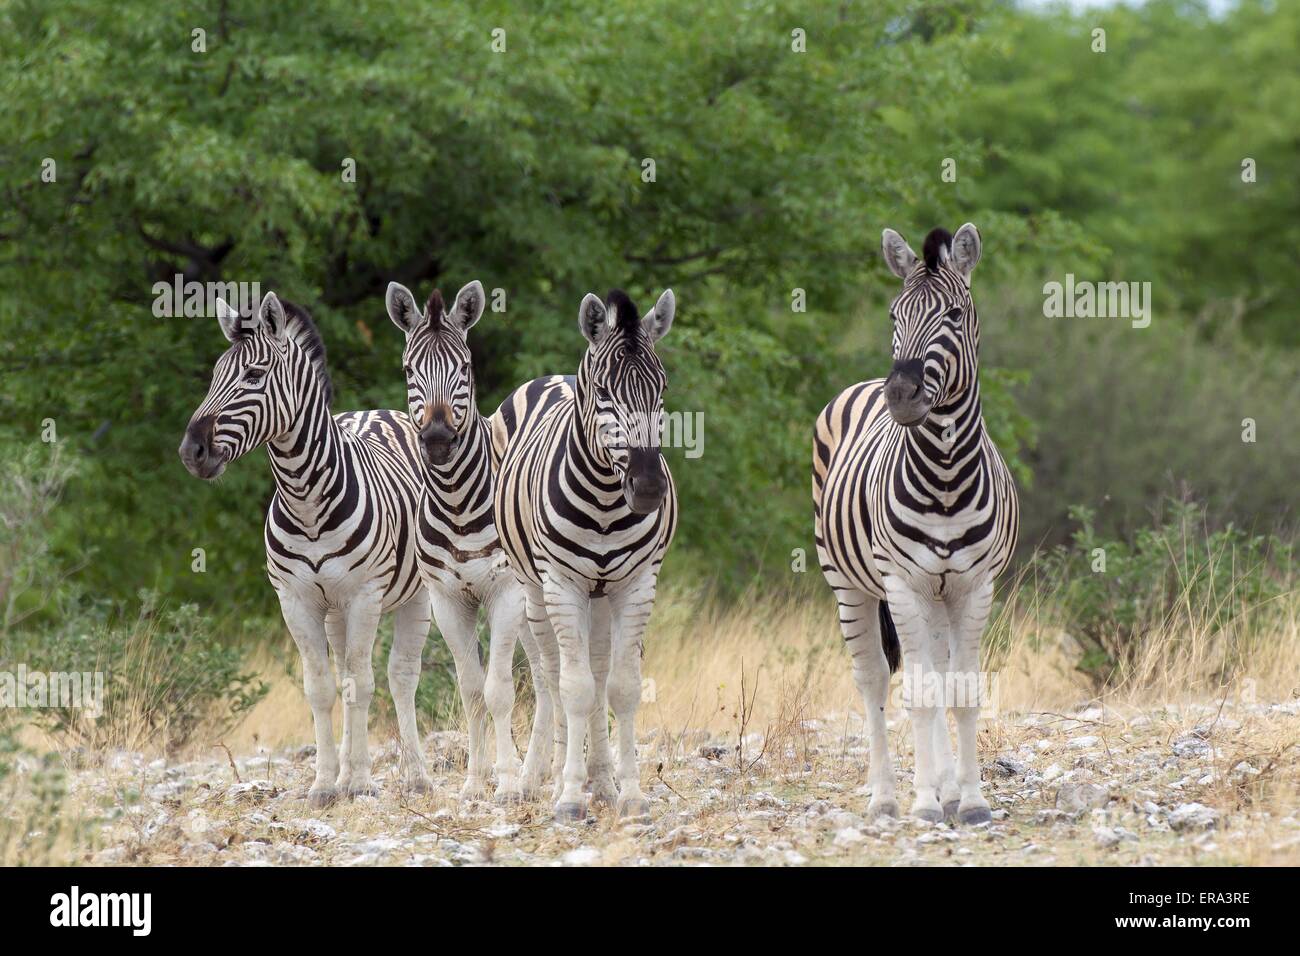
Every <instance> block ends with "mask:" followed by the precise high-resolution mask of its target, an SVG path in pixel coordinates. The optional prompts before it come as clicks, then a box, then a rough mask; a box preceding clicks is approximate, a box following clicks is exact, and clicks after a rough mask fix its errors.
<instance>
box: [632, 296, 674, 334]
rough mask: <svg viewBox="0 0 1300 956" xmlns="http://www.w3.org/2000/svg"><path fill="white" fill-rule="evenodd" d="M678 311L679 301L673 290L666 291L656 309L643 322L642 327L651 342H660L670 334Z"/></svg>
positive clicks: (648, 313)
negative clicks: (669, 331)
mask: <svg viewBox="0 0 1300 956" xmlns="http://www.w3.org/2000/svg"><path fill="white" fill-rule="evenodd" d="M676 311H677V300H676V299H675V298H674V297H673V290H672V289H666V290H664V294H663V295H661V296H660V297H659V301H658V302H656V303H655V307H654V308H653V309H651V310H650V311H649V312H647V313H646V315H645V318H644V319H642V320H641V327H642V328H644V329H645V330H646V334H647V335H649V336H650V341H651V342H658V341H659V340H660V339H662V338H663V337H664V336H665V335H667V334H668V330H669V329H670V328H672V327H673V314H674V313H675V312H676Z"/></svg>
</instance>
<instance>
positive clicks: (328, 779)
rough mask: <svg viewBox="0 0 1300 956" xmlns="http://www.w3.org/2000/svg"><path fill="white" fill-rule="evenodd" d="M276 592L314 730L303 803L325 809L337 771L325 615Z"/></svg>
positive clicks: (332, 797)
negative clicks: (312, 768) (311, 774)
mask: <svg viewBox="0 0 1300 956" xmlns="http://www.w3.org/2000/svg"><path fill="white" fill-rule="evenodd" d="M278 593H279V596H280V610H281V612H282V613H283V614H284V623H285V624H286V625H288V628H289V633H290V634H291V635H292V636H293V642H294V644H295V645H297V647H298V653H299V655H300V656H301V657H302V686H303V691H304V692H305V693H306V695H307V703H308V704H309V705H310V706H311V716H312V723H313V724H314V725H315V728H316V779H315V780H314V781H312V785H311V788H310V789H309V790H308V791H307V802H308V803H310V804H311V805H312V806H314V807H325V806H329V805H330V804H331V803H333V802H334V801H335V800H336V799H337V798H338V791H337V790H336V789H335V787H334V779H335V777H337V776H338V772H339V754H338V750H336V749H335V747H334V698H335V697H336V696H337V693H338V692H337V690H336V689H335V687H334V679H333V677H332V676H331V675H330V662H329V650H328V646H329V645H328V639H327V638H326V636H325V615H324V613H322V612H320V611H318V610H317V609H316V608H313V607H308V606H307V605H306V604H304V603H303V602H302V601H300V600H298V598H297V597H295V596H294V595H293V594H291V593H289V592H288V591H287V590H286V591H278Z"/></svg>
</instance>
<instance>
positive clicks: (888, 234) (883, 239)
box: [880, 229, 916, 279]
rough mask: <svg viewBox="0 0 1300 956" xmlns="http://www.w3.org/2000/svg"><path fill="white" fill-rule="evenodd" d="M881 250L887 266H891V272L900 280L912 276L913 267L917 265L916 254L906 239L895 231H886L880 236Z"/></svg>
mask: <svg viewBox="0 0 1300 956" xmlns="http://www.w3.org/2000/svg"><path fill="white" fill-rule="evenodd" d="M880 250H881V252H883V253H884V254H885V265H887V266H889V271H890V272H892V273H893V274H894V275H896V276H898V277H899V278H900V279H906V278H907V277H908V276H909V275H911V273H912V267H913V266H914V265H916V253H915V252H913V251H912V247H911V246H909V245H908V244H907V240H906V239H904V238H903V237H902V236H900V235H899V234H898V233H896V232H894V230H892V229H886V230H885V231H884V232H882V233H881V234H880Z"/></svg>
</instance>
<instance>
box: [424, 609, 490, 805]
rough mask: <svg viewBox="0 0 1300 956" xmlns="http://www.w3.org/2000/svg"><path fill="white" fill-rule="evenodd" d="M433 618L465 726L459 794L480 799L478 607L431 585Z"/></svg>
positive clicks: (482, 733) (482, 745) (482, 738)
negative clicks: (453, 672) (452, 664)
mask: <svg viewBox="0 0 1300 956" xmlns="http://www.w3.org/2000/svg"><path fill="white" fill-rule="evenodd" d="M429 595H430V598H431V599H432V601H433V619H434V621H435V622H437V625H438V630H439V631H441V632H442V639H443V640H444V641H446V642H447V647H448V649H449V650H450V651H451V658H452V660H453V661H454V662H455V664H456V686H457V687H458V688H459V689H460V702H461V706H462V707H464V708H465V723H466V726H467V728H468V730H469V760H468V762H469V766H468V768H467V769H466V772H465V783H464V785H463V786H462V787H461V790H460V795H461V799H463V800H480V799H482V798H483V797H484V796H485V795H486V794H487V771H486V769H485V768H486V767H487V765H488V763H489V761H488V754H487V705H486V704H485V703H484V700H483V682H484V677H483V662H482V661H481V660H480V658H479V644H478V628H477V627H476V626H475V625H476V623H477V618H478V608H476V607H474V606H472V605H469V604H466V603H465V602H464V601H462V600H460V599H459V598H455V597H452V596H450V595H448V594H447V593H446V592H444V591H442V590H441V589H438V588H431V589H430V591H429Z"/></svg>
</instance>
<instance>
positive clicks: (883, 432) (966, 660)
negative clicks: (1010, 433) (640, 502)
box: [813, 224, 1019, 823]
mask: <svg viewBox="0 0 1300 956" xmlns="http://www.w3.org/2000/svg"><path fill="white" fill-rule="evenodd" d="M883 247H884V254H885V259H886V262H887V263H888V264H889V266H890V268H891V270H892V271H893V272H894V273H895V275H897V276H898V277H899V278H900V279H902V280H903V287H902V291H901V292H900V293H899V295H898V296H897V297H896V298H895V299H894V302H893V304H892V306H891V309H890V315H891V319H892V323H893V346H894V367H893V370H892V371H891V373H890V375H889V377H888V378H885V379H875V380H872V381H868V382H862V383H860V384H857V385H853V386H850V387H849V388H847V389H845V390H844V391H843V392H841V393H840V394H839V395H838V396H837V397H836V398H835V399H834V400H833V401H832V402H831V403H830V404H829V405H827V406H826V408H825V409H824V410H823V411H822V413H821V415H819V416H818V418H817V423H816V428H815V434H814V440H813V505H814V533H815V537H816V543H817V554H818V559H819V561H820V563H821V567H822V571H823V573H824V575H825V577H826V581H827V583H828V584H830V586H831V588H832V590H833V591H834V593H835V597H836V601H837V603H838V605H839V617H840V627H841V630H842V632H843V635H844V639H845V642H846V644H847V645H848V649H849V653H850V656H851V658H852V661H853V671H854V679H855V682H856V683H857V685H858V689H859V692H860V693H861V694H862V696H863V702H864V705H865V707H866V715H867V725H868V734H869V738H870V744H871V778H870V785H871V789H872V801H871V812H873V813H884V814H888V815H895V814H897V812H898V807H897V803H896V800H895V797H894V783H893V775H892V772H891V770H890V766H889V751H888V743H887V739H886V728H885V718H884V703H885V697H886V695H887V692H888V685H889V673H890V671H892V670H895V669H897V668H898V666H899V664H900V660H901V661H902V662H906V664H907V668H906V672H905V675H904V681H903V692H904V702H905V704H906V705H907V706H908V709H909V712H910V714H911V718H912V724H913V730H914V733H915V738H916V801H915V803H914V805H913V813H915V814H916V815H918V816H920V817H922V818H924V819H930V820H938V819H940V818H942V817H943V816H944V815H948V816H956V817H957V818H958V819H960V820H961V821H963V822H966V823H978V822H981V821H984V820H987V819H989V809H988V804H987V802H986V801H985V800H984V798H983V796H982V795H981V793H980V788H979V766H978V762H977V760H976V754H975V721H976V718H977V716H978V714H979V710H980V707H981V706H982V705H983V704H984V703H986V702H987V689H988V680H987V675H985V674H984V673H983V672H981V671H980V670H979V644H980V635H981V634H982V632H983V628H984V624H985V621H986V620H987V619H988V616H989V612H990V609H991V604H992V595H993V581H994V579H995V578H996V577H997V576H998V575H999V574H1000V573H1001V572H1002V571H1003V570H1005V569H1006V567H1007V565H1008V564H1009V562H1010V560H1011V555H1012V550H1013V549H1014V547H1015V542H1016V533H1017V528H1018V523H1019V508H1018V504H1017V498H1016V490H1015V485H1014V483H1013V481H1012V477H1011V473H1010V470H1009V469H1008V468H1007V465H1006V463H1005V462H1004V461H1003V459H1002V456H1001V455H1000V454H999V453H998V450H997V448H996V447H995V446H994V445H993V442H992V440H991V439H990V438H989V435H988V432H987V430H986V429H985V427H984V420H983V415H982V411H981V407H980V391H979V378H978V351H979V319H978V315H977V313H976V310H975V305H974V302H973V300H972V299H971V294H970V275H971V272H972V270H973V269H974V267H975V264H976V263H977V262H978V261H979V257H980V252H981V248H982V244H981V240H980V237H979V232H978V230H976V229H975V227H974V226H972V225H970V224H967V225H965V226H963V227H962V228H961V229H959V230H958V231H957V233H956V235H955V236H954V235H950V234H948V233H947V232H946V231H944V230H942V229H938V230H934V231H933V232H932V233H930V235H929V236H928V237H927V239H926V242H925V246H924V256H923V257H917V256H916V254H915V253H913V252H912V250H911V248H910V247H909V246H908V245H907V244H906V242H905V241H904V240H903V239H902V237H901V236H899V235H898V234H897V233H895V232H894V231H893V230H885V233H884V237H883ZM936 687H940V688H942V690H941V693H933V691H934V689H935V688H936ZM950 709H951V710H952V711H953V714H954V716H955V717H956V723H957V728H958V756H957V762H956V764H955V765H954V762H953V754H952V748H951V743H950V740H949V737H948V728H947V717H946V713H947V711H948V710H950Z"/></svg>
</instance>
